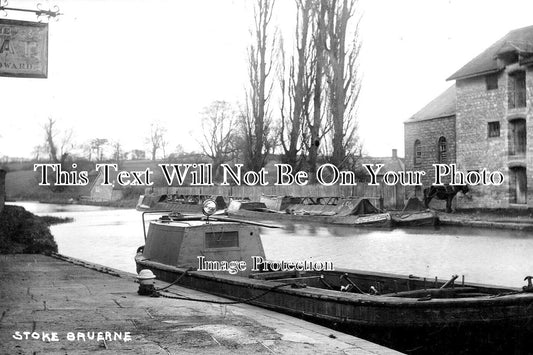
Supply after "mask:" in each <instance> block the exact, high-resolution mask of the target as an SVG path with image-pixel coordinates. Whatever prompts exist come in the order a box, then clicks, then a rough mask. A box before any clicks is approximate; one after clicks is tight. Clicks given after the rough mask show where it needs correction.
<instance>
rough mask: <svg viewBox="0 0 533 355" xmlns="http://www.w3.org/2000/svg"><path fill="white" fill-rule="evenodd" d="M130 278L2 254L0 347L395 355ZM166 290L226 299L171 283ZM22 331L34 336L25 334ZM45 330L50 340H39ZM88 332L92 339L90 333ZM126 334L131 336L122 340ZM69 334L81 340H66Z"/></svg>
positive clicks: (11, 350) (279, 317) (272, 315)
mask: <svg viewBox="0 0 533 355" xmlns="http://www.w3.org/2000/svg"><path fill="white" fill-rule="evenodd" d="M134 276H135V275H133V274H129V273H125V272H121V271H117V270H112V269H108V268H105V267H101V266H97V265H93V264H89V263H84V262H80V261H77V260H74V259H69V258H64V259H58V258H53V257H47V256H43V255H0V290H1V291H0V300H1V301H0V353H4V354H15V353H33V354H41V353H62V354H70V353H88V352H98V351H105V353H106V354H123V353H126V352H129V353H141V354H178V353H179V354H182V353H195V354H208V353H209V354H210V353H217V354H226V353H227V354H230V353H231V354H251V353H256V352H259V353H283V354H285V353H295V354H299V353H317V354H361V355H365V354H399V353H398V352H396V351H394V350H390V349H387V348H384V347H382V346H379V345H376V344H373V343H371V342H368V341H366V340H362V339H359V338H357V337H354V336H350V335H346V334H344V333H340V332H337V331H334V330H331V329H328V328H325V327H322V326H319V325H315V324H312V323H309V322H305V321H303V320H300V319H297V318H294V317H290V316H287V315H284V314H280V313H276V312H272V311H268V310H264V309H261V308H258V307H254V306H251V305H246V304H237V305H219V304H213V303H200V302H193V301H184V300H175V299H168V298H152V297H146V296H139V295H137V288H138V285H137V284H136V283H134V279H135V277H134ZM163 285H166V284H163V283H161V284H157V285H156V286H163ZM168 291H170V292H171V293H173V294H176V295H179V296H184V297H194V298H201V299H205V300H218V301H221V300H225V299H224V298H220V297H215V296H212V295H207V294H204V293H201V292H197V291H194V290H190V289H186V288H182V287H177V286H172V287H170V288H169V289H168ZM106 331H107V332H111V333H110V337H112V338H113V339H112V340H109V338H108V339H105V338H106V334H105V333H103V334H102V337H103V338H104V340H98V339H97V337H98V333H97V332H106ZM16 332H20V333H16ZM23 332H34V333H33V334H34V335H37V334H38V335H39V339H32V338H31V335H29V339H27V340H26V339H25V335H24V334H23ZM43 332H44V333H45V335H46V336H47V337H49V338H50V340H48V338H46V340H47V341H43V340H42V339H43ZM92 332H95V339H94V340H90V339H88V337H89V336H90V335H92V334H91V333H92ZM115 332H116V333H117V334H115ZM126 332H129V336H131V340H130V341H124V339H125V337H126ZM53 333H56V336H57V339H58V341H54V340H53V339H54V338H53V336H54V335H53ZM69 333H73V334H74V336H75V337H77V336H78V335H79V334H78V333H80V334H82V335H85V340H83V338H79V339H76V340H69V338H68V335H69ZM18 334H20V336H21V337H23V339H22V340H18V339H16V338H17V337H18ZM118 335H120V336H121V337H122V339H120V338H118Z"/></svg>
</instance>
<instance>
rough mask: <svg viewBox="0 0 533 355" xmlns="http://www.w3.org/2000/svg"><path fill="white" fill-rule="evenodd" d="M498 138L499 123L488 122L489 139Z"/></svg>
mask: <svg viewBox="0 0 533 355" xmlns="http://www.w3.org/2000/svg"><path fill="white" fill-rule="evenodd" d="M499 136H500V121H495V122H489V138H493V137H499Z"/></svg>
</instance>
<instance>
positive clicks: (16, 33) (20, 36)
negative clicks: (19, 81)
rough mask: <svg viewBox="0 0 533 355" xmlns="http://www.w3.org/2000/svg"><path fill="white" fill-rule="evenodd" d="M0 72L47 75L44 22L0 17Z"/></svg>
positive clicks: (46, 36)
mask: <svg viewBox="0 0 533 355" xmlns="http://www.w3.org/2000/svg"><path fill="white" fill-rule="evenodd" d="M0 76H11V77H23V78H46V77H47V76H48V24H47V23H40V22H29V21H15V20H4V19H0Z"/></svg>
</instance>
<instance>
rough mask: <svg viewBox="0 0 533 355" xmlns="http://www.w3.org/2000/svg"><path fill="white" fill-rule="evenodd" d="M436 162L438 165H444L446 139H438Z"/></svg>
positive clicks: (446, 157) (446, 153)
mask: <svg viewBox="0 0 533 355" xmlns="http://www.w3.org/2000/svg"><path fill="white" fill-rule="evenodd" d="M437 154H438V155H437V161H438V162H439V163H446V161H447V160H448V147H447V146H446V138H444V137H440V138H439V143H438V144H437Z"/></svg>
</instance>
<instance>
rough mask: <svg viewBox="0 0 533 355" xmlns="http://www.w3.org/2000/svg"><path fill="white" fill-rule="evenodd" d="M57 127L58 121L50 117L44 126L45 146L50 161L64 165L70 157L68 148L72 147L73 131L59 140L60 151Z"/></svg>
mask: <svg viewBox="0 0 533 355" xmlns="http://www.w3.org/2000/svg"><path fill="white" fill-rule="evenodd" d="M55 125H56V121H55V120H54V119H52V118H51V117H49V118H48V122H46V123H45V125H44V132H45V146H46V150H47V153H48V155H49V157H50V161H51V162H53V163H56V164H63V163H64V162H65V161H66V159H67V157H68V155H69V149H68V148H69V147H70V146H71V144H70V140H71V139H72V130H69V131H66V132H65V133H64V134H63V135H62V137H60V138H59V151H58V145H57V144H58V143H57V141H58V132H57V129H56V128H55Z"/></svg>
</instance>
